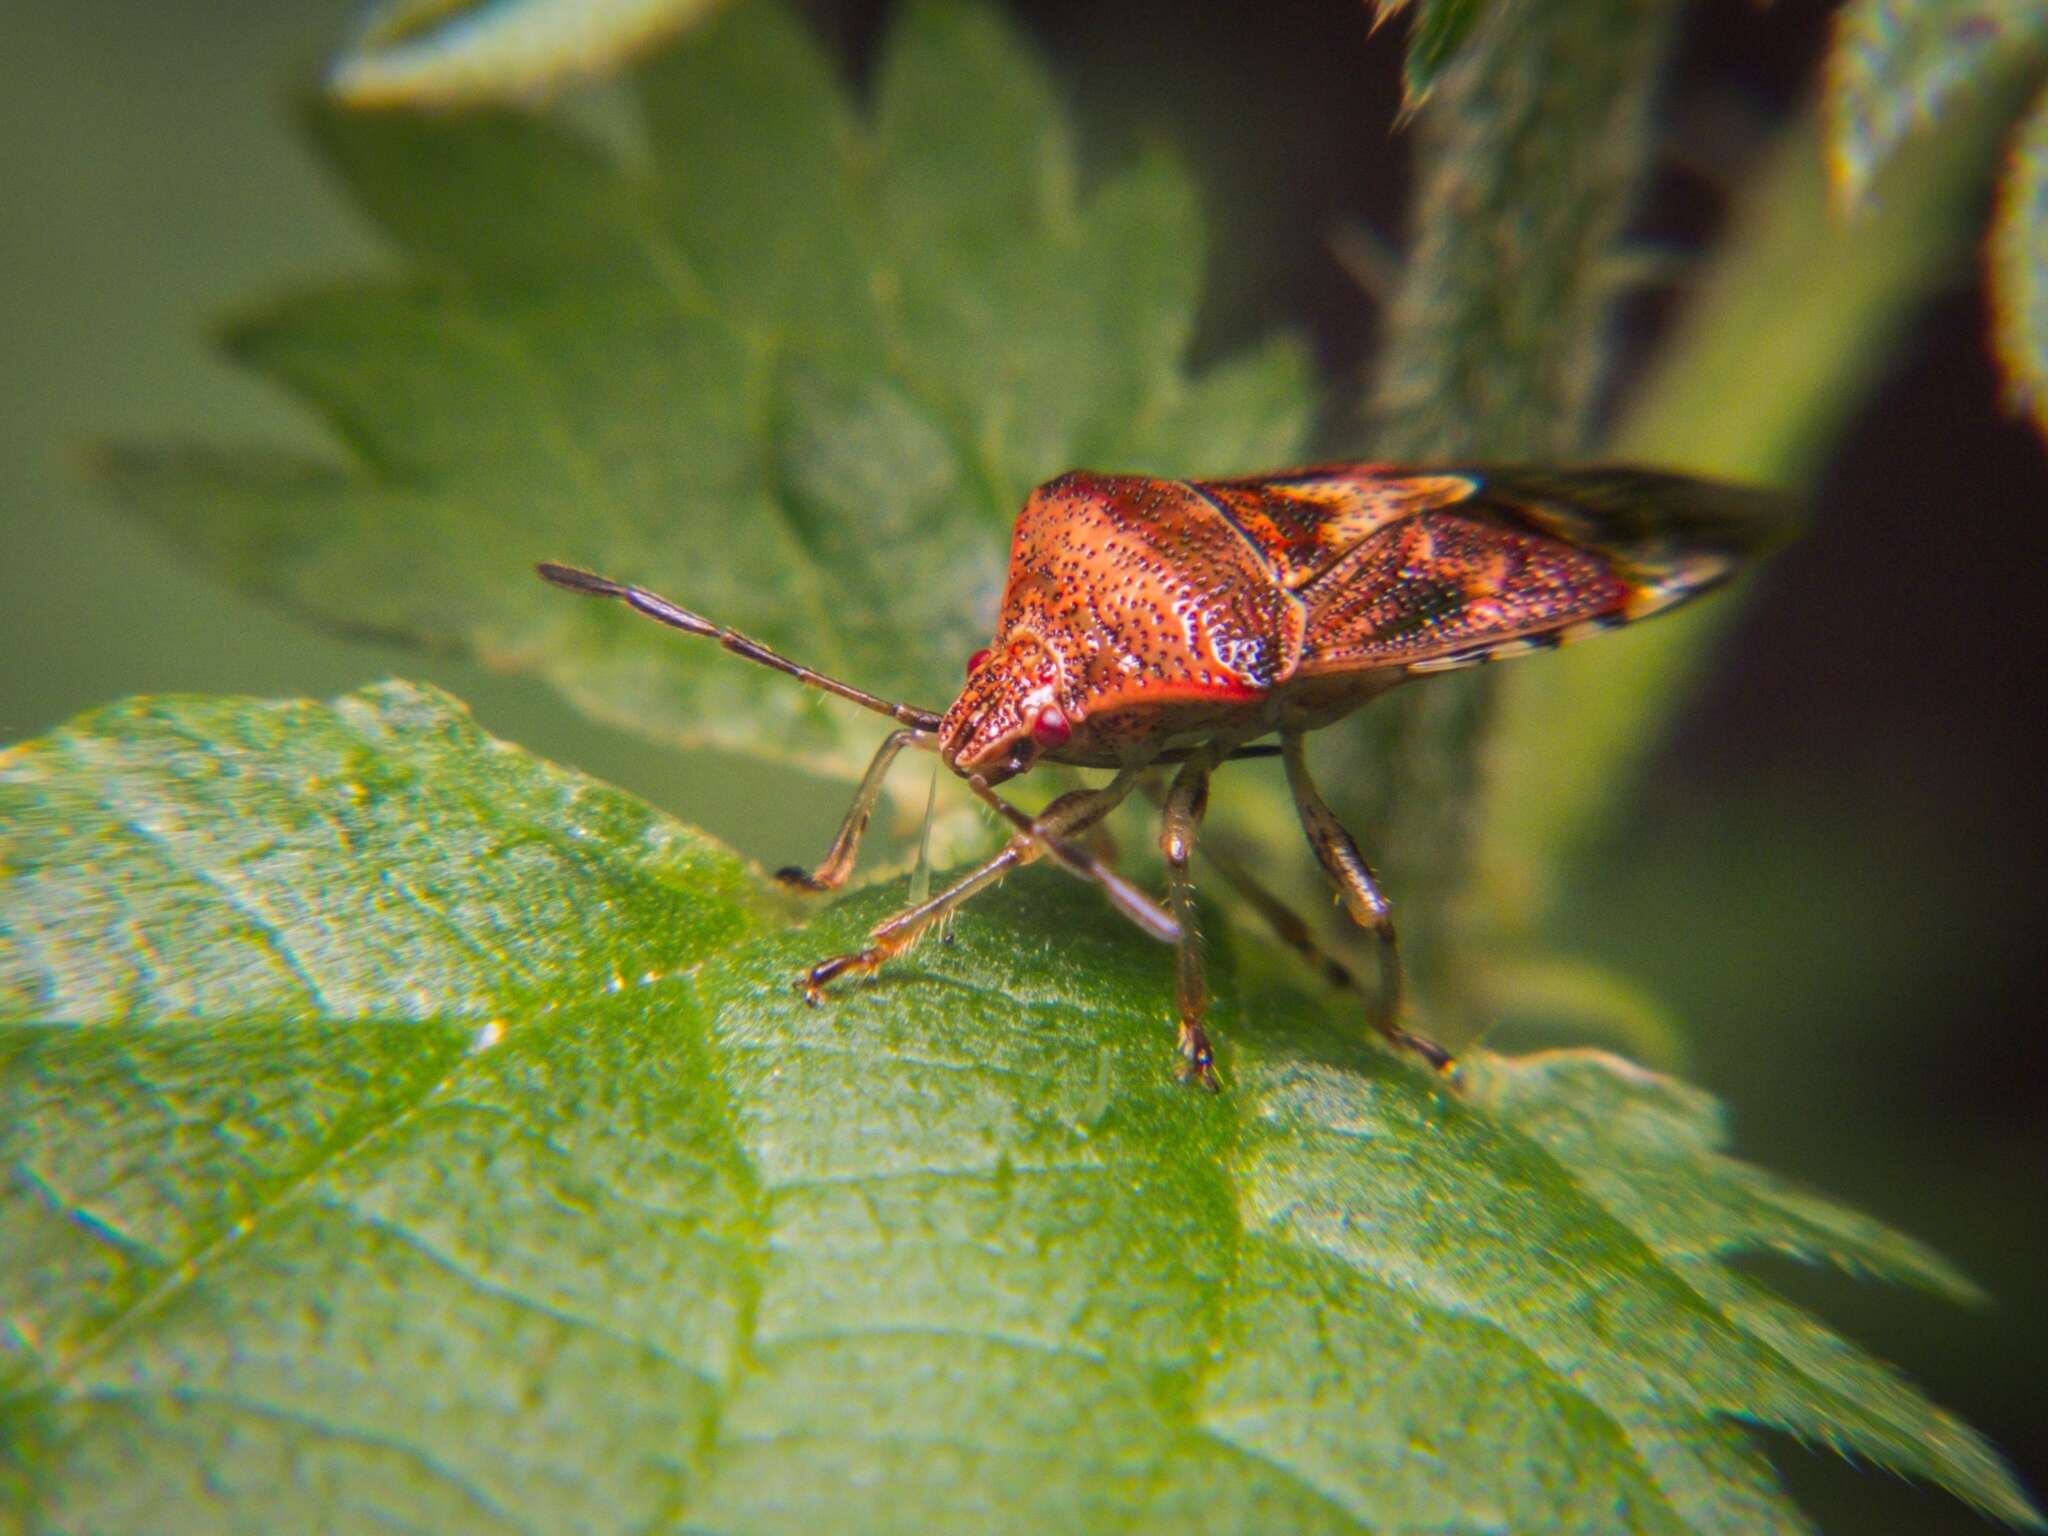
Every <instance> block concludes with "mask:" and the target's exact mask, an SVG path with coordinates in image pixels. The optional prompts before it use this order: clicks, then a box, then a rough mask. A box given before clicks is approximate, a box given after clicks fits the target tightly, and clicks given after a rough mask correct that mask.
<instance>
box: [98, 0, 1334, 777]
mask: <svg viewBox="0 0 2048 1536" xmlns="http://www.w3.org/2000/svg"><path fill="white" fill-rule="evenodd" d="M878 72H879V78H878V82H877V100H876V106H875V113H874V122H873V124H872V128H870V127H869V126H868V125H866V124H864V123H862V122H861V121H859V120H858V119H857V118H856V116H855V115H854V114H853V112H852V110H851V108H850V106H849V104H848V103H847V102H846V100H845V98H844V92H843V89H842V87H841V86H840V85H839V83H838V81H837V79H836V77H835V72H834V70H833V68H832V67H831V66H830V64H829V63H828V62H827V61H826V59H825V58H824V56H823V55H822V54H821V53H820V52H819V51H818V49H817V48H816V46H815V44H814V43H813V42H811V41H810V39H809V38H808V37H807V36H806V35H805V33H804V31H803V29H802V28H801V27H800V26H798V25H796V24H795V23H793V22H792V21H791V20H790V19H789V18H788V17H787V16H786V14H785V13H784V12H783V11H781V10H780V9H779V8H778V7H775V6H772V5H769V4H766V3H756V4H750V5H746V6H742V7H738V8H737V9H735V10H734V11H732V12H731V13H729V14H728V15H726V16H724V17H721V18H720V19H719V20H717V21H715V22H713V23H711V24H710V25H709V26H708V27H706V28H705V29H704V30H703V31H702V32H701V33H700V34H699V35H698V36H696V37H695V38H693V39H692V41H691V43H690V45H689V46H688V47H686V48H683V49H679V50H676V51H673V52H670V53H668V54H665V55H663V56H662V57H661V58H659V59H658V60H655V61H654V62H652V63H650V64H649V65H647V66H646V67H645V68H644V69H643V70H642V71H641V72H640V74H639V76H638V78H637V80H636V86H637V94H638V98H639V106H640V108H641V111H642V113H643V115H644V120H645V124H646V136H647V143H646V156H645V164H644V166H630V165H627V164H624V163H621V161H620V160H619V159H618V158H617V157H615V156H613V155H610V154H608V153H606V152H605V151H604V150H602V149H600V148H599V147H598V146H597V145H595V144H593V143H591V142H589V141H587V140H583V139H581V138H579V137H577V136H576V135H575V134H574V133H573V132H572V131H571V130H569V129H568V128H566V127H564V126H562V125H561V124H559V123H557V122H551V121H548V120H544V119H540V118H534V117H528V116H523V115H516V114H507V113H496V114H478V115H470V116H465V117H461V118H428V117H419V116H414V115H409V114H370V115H359V114H350V113H339V112H333V111H321V112H319V113H317V114H316V115H315V117H314V119H313V123H312V127H313V131H314V133H315V135H316V138H317V140H318V142H319V143H320V145H321V148H322V150H323V153H324V155H325V157H326V159H327V161H328V163H329V165H330V166H331V167H332V168H333V169H334V171H335V172H336V173H337V174H338V175H339V176H340V177H341V179H342V180H343V182H344V183H345V184H346V186H347V187H348V189H349V192H350V194H351V196H352V197H353V198H354V199H355V200H356V202H357V203H358V204H359V205H360V206H361V207H363V208H364V209H365V210H366V211H368V212H369V213H370V214H371V215H372V216H373V217H374V218H375V219H376V220H377V221H378V223H379V224H380V226H381V227H382V228H383V229H384V230H385V231H386V232H387V234H388V235H389V236H390V238H391V239H392V240H393V242H394V243H395V244H396V245H397V246H398V247H399V248H400V249H401V250H402V251H403V252H404V254H405V257H406V260H407V262H408V264H409V272H408V275H407V276H406V277H405V278H404V279H402V280H401V281H398V282H395V283H389V284H382V285H376V286H361V285H358V286H352V287H348V288H343V289H336V290H330V291H327V292H323V293H316V294H311V295H307V296H305V297H302V298H298V299H294V300H289V301H287V302H286V303H284V304H282V305H278V306H274V307H273V308H271V309H270V310H268V311H267V312H265V313H263V314H261V315H260V316H258V317H256V318H253V319H250V320H247V321H244V322H242V323H240V324H238V325H236V326H234V327H233V328H232V329H231V330H230V332H229V335H228V345H229V347H230V349H231V351H232V352H233V354H234V355H235V356H236V358H237V359H238V360H240V361H242V362H244V363H246V364H247V365H249V366H251V367H253V368H256V369H258V370H260V371H261V372H263V373H264V374H266V375H267V376H269V377H271V378H273V379H275V380H277V381H279V382H282V383H284V384H286V385H288V386H289V387H290V388H292V389H293V390H294V391H295V392H296V393H297V394H299V395H300V396H301V397H302V398H303V399H305V400H306V401H307V402H308V403H309V404H311V405H312V406H313V407H314V408H315V409H316V410H317V411H318V412H319V413H320V414H321V415H322V416H323V417H325V418H326V419H327V420H328V421H329V422H330V423H331V425H332V426H333V428H334V429H335V431H336V433H337V435H338V436H339V437H340V438H341V439H342V440H343V441H344V442H345V443H346V444H347V445H348V447H349V449H350V451H351V454H350V457H351V462H350V463H349V464H347V465H346V466H337V465H329V464H322V463H318V462H307V463H304V464H301V465H290V464H281V463H279V462H278V461H277V460H276V459H275V457H274V456H271V455H268V454H265V455H255V454H249V453H233V452H224V451H219V450H204V451H188V450H169V451H163V450H154V449H121V450H116V451H114V452H112V453H111V454H110V455H109V456H108V457H107V459H106V461H105V468H106V471H107V473H108V476H109V479H110V481H111V483H112V484H113V485H114V486H115V487H116V488H117V489H118V490H119V491H120V493H121V495H122V496H123V498H124V499H125V500H126V501H127V502H128V503H129V504H130V505H131V506H132V507H134V508H135V509H136V511H137V514H138V515H139V516H140V517H142V518H143V519H144V520H145V521H147V522H148V523H149V524H150V526H151V527H152V528H154V529H156V530H157V531H159V532H160V533H162V534H164V535H165V536H166V537H167V538H169V539H170V540H171V542H173V543H174V544H176V545H178V546H179V547H181V548H183V549H184V550H186V551H187V552H189V553H192V554H194V555H196V556H198V557H199V558H201V559H202V560H204V561H205V562H207V563H208V564H210V565H211V566H213V567H214V568H215V569H216V570H218V571H219V572H220V573H221V574H223V575H225V576H226V577H228V578H229V579H231V580H233V581H235V582H236V583H238V584H240V585H241V586H243V587H244V588H245V589H247V590H250V591H252V592H256V593H259V594H261V595H264V596H268V597H272V598H275V599H278V600H280V601H283V602H285V603H287V604H288V605H290V606H292V607H293V608H295V609H297V610H299V611H301V612H304V613H306V614H308V615H309V616H312V617H315V618H318V619H321V620H324V621H325V622H328V623H330V624H333V625H336V626H338V627H342V628H346V629H364V630H369V631H371V632H374V633H382V634H389V635H394V636H404V637H408V638H412V639H415V640H418V641H421V642H424V643H427V644H430V645H434V646H439V647H450V648H459V649H462V650H466V651H468V652H469V653H470V654H473V655H475V656H478V657H480V658H481V659H483V660H485V661H486V662H488V663H490V664H491V665H493V666H497V667H504V668H518V669H522V670H533V671H536V672H539V673H540V674H541V675H543V676H545V677H547V678H548V679H549V680H550V681H552V682H554V683H555V684H556V686H558V687H559V688H561V689H562V690H563V691H564V692H565V693H566V694H567V695H568V696H569V697H570V698H571V699H572V700H573V701H575V702H576V703H577V704H578V705H579V706H581V707H583V708H584V709H586V710H588V711H590V712H591V713H592V714H595V715H597V716H598V717H600V718H603V719H607V720H610V721H613V722H616V723H618V724H622V725H626V726H630V727H632V728H634V729H637V730H642V731H647V732H650V733H653V734H656V735H659V736H661V737H663V738H665V739H667V740H670V741H673V742H678V743H685V744H703V743H709V744H713V745H717V746H720V747H724V748H726V749H728V750H731V751H736V752H746V753H762V754H771V755H780V756H782V757H784V758H786V759H790V760H794V761H798V762H801V763H804V764H806V765H808V766H811V767H814V768H822V769H826V770H831V769H837V770H840V771H843V772H846V773H848V774H851V773H853V772H856V771H857V770H858V768H859V766H860V764H861V762H862V761H863V760H864V759H865V756H866V754H867V752H868V751H869V750H870V749H871V747H872V741H873V734H874V733H873V731H872V730H871V729H870V728H869V725H868V724H867V723H866V722H863V721H861V720H859V719H857V718H853V717H851V716H850V715H849V713H848V712H846V711H843V710H821V709H820V708H819V707H818V700H817V699H816V698H815V697H813V696H811V695H809V694H807V693H805V692H804V691H803V690H801V689H795V688H791V687H788V686H787V685H786V684H785V683H784V681H783V680H782V679H779V678H774V677H772V676H770V675H768V674H766V673H761V674H759V675H755V674H754V673H752V672H750V671H749V670H748V669H746V668H742V667H736V666H734V665H733V664H732V663H731V661H730V659H729V658H727V657H725V656H723V655H721V654H719V653H718V652H717V651H716V650H715V649H712V648H707V647H701V646H689V645H678V644H676V643H675V638H674V637H673V636H672V635H669V634H665V633H662V632H660V631H658V630H656V629H654V628H653V627H652V626H647V625H636V624H631V623H622V622H620V617H619V615H617V614H616V613H611V612H605V611H601V610H593V609H592V608H590V607H589V605H584V604H576V603H572V602H568V601H565V600H564V599H563V597H562V595H561V594H560V593H559V592H555V591H553V590H551V589H548V588H545V587H543V586H542V585H541V584H540V583H539V582H538V581H537V580H536V579H535V578H534V576H533V574H532V571H531V564H532V561H533V559H535V558H548V559H558V560H562V561H566V562H568V563H570V564H577V565H585V566H590V567H592V568H595V569H598V570H604V571H613V572H618V573H621V574H622V575H626V576H629V577H630V578H631V579H632V580H634V581H636V582H639V583H641V584H643V585H646V586H650V587H653V588H656V589H657V590H665V591H667V592H669V593H670V594H671V595H673V596H674V597H676V598H677V600H678V601H682V602H684V603H686V604H688V605H689V606H692V607H694V608H697V609H699V610H701V611H703V612H705V613H708V614H715V615H717V616H718V618H719V620H720V621H721V622H724V623H728V624H731V625H733V626H735V627H737V628H741V629H744V630H746V631H748V632H749V633H751V634H753V635H755V636H756V637H758V638H760V639H762V640H764V641H766V642H767V643H768V644H770V645H772V646H774V647H776V648H777V649H780V650H782V651H784V652H786V653H788V654H790V655H794V656H799V657H801V658H803V659H804V660H806V661H807V662H809V663H810V664H812V665H814V666H818V667H820V668H822V669H824V670H826V671H830V672H835V673H839V674H842V675H844V676H847V677H849V678H853V679H857V680H858V681H859V682H860V683H861V684H862V686H864V687H867V688H870V689H873V690H875V691H877V692H880V693H883V694H886V695H889V696H891V697H896V698H901V699H904V700H907V701H908V702H912V703H915V704H919V705H922V706H924V707H926V708H943V707H944V705H945V704H946V703H947V702H948V701H949V700H950V699H951V697H952V695H953V693H954V692H955V691H956V690H957V688H958V684H959V676H960V669H961V666H962V664H963V662H964V661H965V659H966V657H967V655H968V654H969V653H970V652H971V651H973V650H974V649H975V648H976V647H977V646H978V645H980V644H981V643H982V642H983V641H984V640H985V639H986V637H987V636H988V634H989V633H990V631H991V629H992V627H993V620H994V614H995V604H996V599H997V597H998V595H999V593H1000V590H1001V584H1002V577H1003V567H1004V559H1005V553H1006V550H1007V547H1008V533H1009V528H1010V525H1011V523H1012V521H1013V520H1014V518H1015V515H1016V510H1017V508H1018V507H1019V506H1020V505H1021V504H1022V502H1023V499H1024V496H1025V494H1026V492H1027V491H1028V490H1029V489H1030V488H1031V487H1032V486H1033V485H1035V484H1037V483H1039V482H1040V481H1042V480H1045V479H1048V478H1050V477H1051V476H1052V475H1054V474H1056V473H1058V472H1059V471H1060V470H1062V469H1064V468H1067V467H1070V466H1072V465H1075V464H1084V463H1113V464H1117V465H1120V466H1123V467H1126V468H1131V469H1138V470H1147V469H1156V470H1161V471H1165V470H1169V469H1171V470H1174V471H1175V472H1182V473H1186V472H1194V473H1202V472H1209V471H1218V472H1220V471H1223V470H1226V469H1230V468H1235V467H1239V466H1242V465H1244V464H1246V463H1265V462H1278V461H1285V460H1286V459H1288V458H1289V457H1291V456H1293V455H1294V454H1295V453H1296V452H1297V451H1298V448H1299V444H1300V440H1301V436H1302V431H1303V428H1304V427H1305V425H1306V422H1307V417H1308V411H1309V399H1308V380H1307V374H1306V368H1305V365H1304V361H1303V359H1302V358H1301V357H1300V355H1299V354H1298V352H1297V351H1296V350H1295V349H1293V348H1291V347H1289V346H1287V345H1285V344H1273V345H1268V346H1265V347H1262V348H1260V349H1258V350H1256V351H1253V352H1249V353H1247V354H1244V355H1242V356H1240V357H1237V358H1234V359H1232V360H1230V361H1227V362H1225V363H1223V364H1220V365H1218V366H1217V367H1215V368H1212V369H1210V370H1208V371H1206V372H1205V373H1204V374H1203V375H1201V376H1200V377H1192V376H1190V375H1189V374H1188V373H1187V372H1186V371H1185V368H1184V356H1185V353H1186V349H1187V345H1188V340H1189V334H1190V327H1191V325H1192V312H1193V306H1194V301H1195V292H1196V285H1197V281H1198V277H1199V271H1200V249H1201V235H1200V230H1199V226H1198V222H1197V218H1196V214H1195V210H1194V206H1193V197H1192V191H1191V189H1190V187H1189V186H1188V184H1187V179H1186V177H1185V175H1184V173H1183V172H1181V171H1180V170H1179V169H1178V168H1177V167H1176V166H1175V165H1174V164H1172V163H1171V162H1170V161H1169V160H1168V159H1166V158H1165V157H1163V156H1158V155H1154V156H1149V157H1146V158H1145V159H1144V160H1143V161H1141V163H1139V164H1138V165H1137V166H1135V167H1133V168H1131V169H1129V170H1127V171H1125V172H1123V173H1121V174H1120V175H1118V176H1116V177H1114V178H1113V179H1111V180H1110V181H1108V182H1107V183H1105V184H1104V185H1102V186H1101V187H1099V188H1097V189H1095V190H1094V191H1092V192H1090V193H1084V192H1082V191H1081V190H1080V189H1079V187H1078V185H1077V173H1076V170H1075V167H1074V164H1073V159H1072V152H1071V147H1070V144H1069V137H1070V134H1069V130H1068V128H1067V125H1066V122H1065V119H1064V114H1063V112H1062V110H1061V108H1060V107H1059V106H1058V104H1057V102H1056V100H1055V98H1054V96H1053V94H1052V92H1051V89H1050V87H1049V85H1048V83H1047V81H1046V79H1045V78H1044V75H1043V72H1042V70H1041V69H1040V68H1039V66H1038V65H1037V63H1036V62H1035V61H1034V60H1033V59H1032V58H1031V56H1030V54H1029V52H1028V50H1027V49H1025V48H1024V47H1023V45H1022V44H1021V42H1020V41H1019V39H1018V38H1017V37H1016V35H1015V34H1014V33H1013V32H1012V31H1011V29H1010V28H1009V27H1008V26H1007V24H1006V23H1005V22H1004V21H1003V20H1002V19H1001V17H1000V15H999V13H997V12H996V11H994V10H992V9H989V8H986V7H982V6H978V5H977V6H967V7H958V6H943V5H934V4H925V5H913V6H911V7H909V8H907V9H906V11H905V12H904V14H903V15H902V16H901V18H900V19H899V20H898V21H897V23H896V25H895V28H894V30H893V32H892V34H891V39H890V42H889V44H888V46H887V48H886V50H885V52H884V55H883V57H882V59H881V61H880V63H879V71H878Z"/></svg>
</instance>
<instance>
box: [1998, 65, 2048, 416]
mask: <svg viewBox="0 0 2048 1536" xmlns="http://www.w3.org/2000/svg"><path fill="white" fill-rule="evenodd" d="M1991 294H1992V302H1993V304H1994V305H1995V306H1996V307H1995V309H1994V310H1993V313H1992V327H1993V330H1992V337H1993V340H1994V341H1995V343H1996V345H1997V349H1998V360H1999V362H2000V363H2001V364H2002V365H2003V367H2004V369H2005V386H2006V399H2007V400H2008V401H2009V402H2010V403H2011V405H2012V407H2013V409H2015V410H2024V411H2026V412H2027V413H2028V414H2029V415H2031V416H2032V418H2033V421H2034V425H2035V426H2036V427H2037V428H2038V429H2039V430H2040V432H2041V435H2042V436H2043V437H2048V96H2043V97H2041V98H2039V99H2038V100H2036V101H2035V103H2034V107H2033V110H2032V112H2031V113H2029V114H2028V117H2027V120H2026V124H2025V126H2023V127H2022V128H2021V129H2020V131H2019V133H2018V135H2017V136H2016V137H2015V138H2014V139H2013V142H2012V148H2011V150H2010V152H2009V155H2008V159H2007V164H2006V170H2005V176H2004V179H2003V181H2002V182H2001V183H2000V185H1999V192H1998V216H1997V221H1996V222H1995V223H1994V224H1993V225H1992V229H1991Z"/></svg>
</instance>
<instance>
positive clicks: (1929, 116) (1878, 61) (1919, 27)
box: [1828, 0, 2048, 205]
mask: <svg viewBox="0 0 2048 1536" xmlns="http://www.w3.org/2000/svg"><path fill="white" fill-rule="evenodd" d="M2044 43H2048V4H2043V3H2042V0H1849V3H1848V4H1846V5H1844V6H1843V7H1842V9H1841V11H1840V12H1839V13H1838V14H1837V16H1836V18H1835V39H1834V47H1833V49H1832V50H1831V51H1830V53H1829V55H1828V116H1829V146H1828V147H1829V154H1830V161H1831V164H1832V167H1833V170H1834V176H1835V187H1836V191H1837V192H1838V193H1839V194H1840V196H1841V198H1842V200H1843V202H1844V203H1847V204H1851V205H1853V204H1855V203H1857V202H1860V201H1861V200H1862V199H1863V198H1864V197H1865V196H1866V195H1867V194H1868V193H1869V192H1870V190H1871V188H1872V185H1873V184H1874V183H1875V181H1876V180H1877V177H1878V175H1879V173H1880V172H1881V171H1882V170H1883V169H1884V167H1885V164H1886V162H1887V161H1889V160H1890V159H1891V157H1892V155H1893V154H1894V153H1896V152H1897V150H1898V149H1899V147H1900V146H1901V145H1902V144H1904V143H1905V142H1906V140H1907V139H1908V138H1909V137H1910V136H1911V135H1912V134H1914V133H1916V132H1918V131H1920V130H1922V129H1925V128H1930V127H1933V126H1934V125H1935V124H1937V123H1940V122H1943V121H1944V120H1945V119H1946V118H1947V116H1948V114H1949V112H1950V111H1951V110H1952V109H1953V107H1954V106H1955V105H1956V98H1958V97H1959V96H1962V95H1965V94H1967V93H1969V92H1970V91H1972V90H1975V89H1977V88H1979V87H1981V86H1982V85H1983V84H1984V83H1985V82H1986V81H1988V80H1989V79H1990V78H1991V77H1993V76H1994V75H1996V74H1998V73H1999V72H2001V71H2002V70H2004V69H2007V68H2010V67H2011V66H2012V64H2013V62H2014V61H2015V60H2016V59H2019V58H2024V57H2025V56H2027V55H2038V54H2039V52H2040V50H2041V48H2042V46H2043V44H2044Z"/></svg>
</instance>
